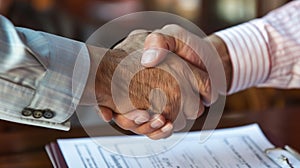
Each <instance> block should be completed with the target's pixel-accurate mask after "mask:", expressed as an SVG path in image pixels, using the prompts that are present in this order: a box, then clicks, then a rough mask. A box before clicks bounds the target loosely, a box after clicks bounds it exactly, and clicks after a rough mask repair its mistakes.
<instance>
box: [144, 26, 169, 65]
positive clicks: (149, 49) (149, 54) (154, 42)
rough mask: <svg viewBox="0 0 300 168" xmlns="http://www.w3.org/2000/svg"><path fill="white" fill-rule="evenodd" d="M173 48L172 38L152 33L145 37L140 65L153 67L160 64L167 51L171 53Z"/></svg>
mask: <svg viewBox="0 0 300 168" xmlns="http://www.w3.org/2000/svg"><path fill="white" fill-rule="evenodd" d="M174 46H175V41H174V38H173V37H171V36H166V35H163V34H160V33H158V32H153V33H151V34H150V35H148V36H147V37H146V40H145V43H144V53H143V55H142V59H141V63H142V65H144V66H146V67H153V66H156V65H157V64H159V63H160V62H162V61H163V60H164V59H165V57H166V56H167V53H168V51H173V50H174V48H173V47H174Z"/></svg>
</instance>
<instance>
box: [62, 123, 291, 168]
mask: <svg viewBox="0 0 300 168" xmlns="http://www.w3.org/2000/svg"><path fill="white" fill-rule="evenodd" d="M201 133H205V131H201ZM199 135H200V132H191V133H188V134H187V135H186V136H184V138H182V139H181V140H180V141H178V142H176V143H174V139H172V138H171V139H170V140H168V139H166V140H163V141H164V143H159V144H156V143H155V142H154V141H153V142H154V143H151V141H152V140H151V141H149V140H148V138H147V137H141V136H116V137H113V136H112V137H99V138H95V139H101V141H100V143H99V142H98V141H97V140H95V139H91V138H78V139H61V140H58V145H59V148H60V150H61V152H62V154H63V156H64V159H65V161H66V163H67V165H68V167H87V168H106V167H108V168H251V167H252V168H277V167H284V164H285V163H282V164H281V163H280V162H277V161H276V160H275V161H274V160H273V159H270V158H269V157H268V156H267V155H266V154H265V152H264V151H265V149H268V148H273V147H274V146H273V145H272V144H271V143H270V142H269V141H268V140H267V139H266V137H265V136H264V134H263V133H262V132H261V130H260V128H259V127H258V125H256V124H252V125H248V126H242V127H236V128H227V129H217V130H215V131H214V132H213V134H212V135H211V136H210V137H209V138H208V139H207V140H206V141H204V142H201V143H200V136H199ZM173 136H175V137H176V136H182V134H180V133H177V134H175V135H173ZM143 139H147V140H145V141H143ZM158 145H159V146H158ZM155 149H165V150H162V151H161V152H160V153H155V152H157V151H156V150H155ZM140 151H142V152H141V153H144V154H145V151H146V152H149V155H139V152H140ZM153 151H154V152H153ZM151 152H153V154H152V155H150V153H151ZM120 153H122V154H126V155H122V154H120Z"/></svg>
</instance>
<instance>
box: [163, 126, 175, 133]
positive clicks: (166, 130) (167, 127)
mask: <svg viewBox="0 0 300 168" xmlns="http://www.w3.org/2000/svg"><path fill="white" fill-rule="evenodd" d="M172 129H173V125H172V124H167V125H165V126H164V127H162V128H161V131H162V132H170V131H171V130H172Z"/></svg>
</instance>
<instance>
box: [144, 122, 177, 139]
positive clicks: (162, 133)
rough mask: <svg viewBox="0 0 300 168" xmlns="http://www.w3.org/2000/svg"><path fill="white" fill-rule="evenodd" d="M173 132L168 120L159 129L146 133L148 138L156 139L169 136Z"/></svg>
mask: <svg viewBox="0 0 300 168" xmlns="http://www.w3.org/2000/svg"><path fill="white" fill-rule="evenodd" d="M172 133H173V124H172V123H171V122H168V123H167V124H166V125H164V126H163V127H162V128H161V129H159V130H157V131H154V132H152V133H149V134H147V136H148V137H149V138H150V139H153V140H158V139H163V138H167V137H169V136H171V135H172Z"/></svg>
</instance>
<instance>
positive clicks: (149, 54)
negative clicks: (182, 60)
mask: <svg viewBox="0 0 300 168" xmlns="http://www.w3.org/2000/svg"><path fill="white" fill-rule="evenodd" d="M156 57H157V50H154V49H149V50H146V51H145V52H144V54H143V56H142V60H141V63H142V64H149V63H151V62H153V61H154V60H155V59H156Z"/></svg>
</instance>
